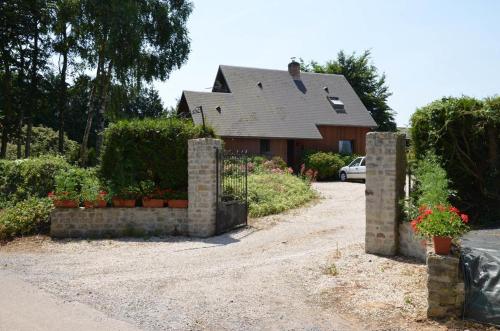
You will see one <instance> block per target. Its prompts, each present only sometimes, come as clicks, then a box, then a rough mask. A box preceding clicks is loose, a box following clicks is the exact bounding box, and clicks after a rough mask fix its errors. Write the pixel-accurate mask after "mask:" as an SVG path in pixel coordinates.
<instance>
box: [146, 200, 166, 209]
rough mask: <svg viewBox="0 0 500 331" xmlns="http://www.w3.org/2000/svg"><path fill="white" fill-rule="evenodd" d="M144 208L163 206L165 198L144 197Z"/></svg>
mask: <svg viewBox="0 0 500 331" xmlns="http://www.w3.org/2000/svg"><path fill="white" fill-rule="evenodd" d="M142 206H143V207H144V208H163V199H150V198H142Z"/></svg>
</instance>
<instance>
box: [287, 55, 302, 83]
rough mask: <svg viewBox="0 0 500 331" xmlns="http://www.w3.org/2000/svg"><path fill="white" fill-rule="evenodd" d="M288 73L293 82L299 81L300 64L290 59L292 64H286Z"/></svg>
mask: <svg viewBox="0 0 500 331" xmlns="http://www.w3.org/2000/svg"><path fill="white" fill-rule="evenodd" d="M288 73H289V74H290V76H292V78H293V80H300V63H298V62H297V61H295V58H292V62H290V63H289V64H288Z"/></svg>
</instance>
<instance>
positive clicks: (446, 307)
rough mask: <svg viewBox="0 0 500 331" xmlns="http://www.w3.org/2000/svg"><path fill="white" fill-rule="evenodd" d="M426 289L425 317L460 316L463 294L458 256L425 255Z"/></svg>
mask: <svg viewBox="0 0 500 331" xmlns="http://www.w3.org/2000/svg"><path fill="white" fill-rule="evenodd" d="M427 291H428V295H427V317H429V318H450V317H454V318H461V317H462V312H463V305H464V299H465V294H464V281H463V276H462V272H461V270H460V265H459V258H458V257H456V256H451V255H446V256H444V255H436V254H432V253H431V254H429V255H428V256H427Z"/></svg>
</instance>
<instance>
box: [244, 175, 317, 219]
mask: <svg viewBox="0 0 500 331" xmlns="http://www.w3.org/2000/svg"><path fill="white" fill-rule="evenodd" d="M315 197H316V193H315V192H314V191H313V190H312V188H311V186H310V185H309V183H308V182H306V181H303V180H302V179H300V178H298V177H296V176H293V175H290V174H271V173H258V174H251V175H249V176H248V204H249V206H248V207H249V215H250V216H251V217H260V216H265V215H270V214H277V213H280V212H282V211H285V210H288V209H291V208H296V207H299V206H300V205H302V204H304V203H306V202H308V201H310V200H312V199H313V198H315Z"/></svg>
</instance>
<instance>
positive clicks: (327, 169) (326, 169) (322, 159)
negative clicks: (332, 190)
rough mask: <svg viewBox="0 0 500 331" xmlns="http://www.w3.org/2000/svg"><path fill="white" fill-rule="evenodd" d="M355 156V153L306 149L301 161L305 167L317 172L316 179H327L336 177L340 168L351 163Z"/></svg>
mask: <svg viewBox="0 0 500 331" xmlns="http://www.w3.org/2000/svg"><path fill="white" fill-rule="evenodd" d="M356 157H357V155H342V154H336V153H332V152H315V151H307V152H306V153H304V156H303V162H304V165H305V167H306V168H307V169H313V170H316V171H317V172H318V176H317V179H319V180H327V179H335V178H337V177H338V173H339V170H340V168H342V167H343V166H346V165H348V164H349V163H351V161H352V160H354V159H355V158H356Z"/></svg>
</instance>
